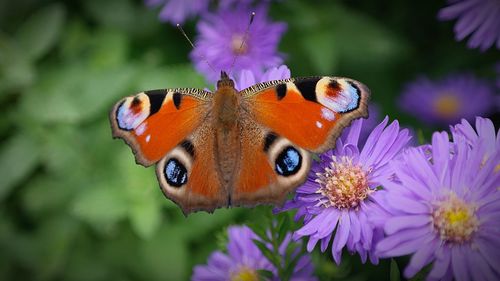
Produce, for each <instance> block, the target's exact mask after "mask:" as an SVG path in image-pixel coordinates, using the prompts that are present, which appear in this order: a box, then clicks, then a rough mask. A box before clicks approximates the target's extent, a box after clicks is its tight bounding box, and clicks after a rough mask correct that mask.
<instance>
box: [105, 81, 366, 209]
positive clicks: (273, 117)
mask: <svg viewBox="0 0 500 281" xmlns="http://www.w3.org/2000/svg"><path fill="white" fill-rule="evenodd" d="M368 98H369V91H368V89H367V88H366V87H365V86H364V85H363V84H361V83H359V82H357V81H355V80H351V79H347V78H336V77H309V78H295V79H294V78H292V79H286V80H277V81H270V82H265V83H260V84H257V85H255V86H252V87H250V88H247V89H244V90H242V91H237V90H236V89H235V87H234V82H233V81H232V80H231V79H229V77H228V76H227V74H225V73H224V72H223V73H222V74H221V79H220V80H219V82H218V83H217V90H216V91H215V92H214V93H209V92H206V91H203V90H197V89H189V88H183V89H167V90H153V91H146V92H142V93H139V94H137V95H135V96H131V97H127V98H124V99H123V100H122V101H120V102H118V103H117V104H116V105H115V107H114V108H113V109H112V111H111V113H110V121H111V125H112V129H113V135H114V136H115V137H120V138H123V139H124V140H125V141H126V142H127V143H128V144H129V145H130V146H131V147H132V149H133V151H134V153H135V155H136V161H137V162H138V163H139V164H142V165H144V166H149V165H152V164H154V163H156V174H157V177H158V181H159V182H160V186H161V188H162V191H163V192H164V194H165V195H166V196H167V197H168V198H170V199H172V200H173V201H174V202H176V203H177V204H179V205H180V207H181V208H182V210H183V211H184V213H186V214H187V213H190V212H192V211H197V210H205V211H213V210H214V209H215V208H219V207H223V206H226V207H227V206H255V205H257V204H279V203H281V202H282V201H283V200H284V199H285V196H286V194H287V193H288V192H290V191H292V190H293V189H294V188H296V187H297V186H299V185H300V184H302V183H303V182H304V181H305V180H306V178H307V173H308V171H309V169H310V165H311V158H312V157H311V155H312V153H315V152H322V151H324V150H326V149H328V148H331V147H333V145H334V143H335V139H336V138H337V137H338V136H339V134H340V132H341V130H342V128H344V127H345V126H347V125H348V124H349V123H350V122H351V120H352V119H354V118H358V117H363V116H364V117H366V116H367V113H368V112H367V101H368Z"/></svg>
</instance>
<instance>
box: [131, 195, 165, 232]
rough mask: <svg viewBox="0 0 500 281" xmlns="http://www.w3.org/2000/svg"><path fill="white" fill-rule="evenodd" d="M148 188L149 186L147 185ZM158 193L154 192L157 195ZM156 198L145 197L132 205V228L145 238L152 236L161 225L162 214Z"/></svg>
mask: <svg viewBox="0 0 500 281" xmlns="http://www.w3.org/2000/svg"><path fill="white" fill-rule="evenodd" d="M145 188H148V187H145ZM156 195H158V194H154V196H156ZM155 199H156V198H145V199H143V200H141V201H140V202H135V203H133V205H132V206H131V207H130V213H129V218H130V221H131V223H132V228H133V229H134V231H135V232H136V233H137V234H139V236H140V237H142V238H144V239H148V238H150V237H151V236H152V235H154V234H155V233H156V231H157V230H158V228H159V227H160V224H161V221H162V216H161V208H160V205H159V204H158V203H156V202H157V200H155Z"/></svg>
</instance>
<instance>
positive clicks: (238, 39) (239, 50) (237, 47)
mask: <svg viewBox="0 0 500 281" xmlns="http://www.w3.org/2000/svg"><path fill="white" fill-rule="evenodd" d="M247 39H248V38H247ZM243 40H245V35H243V34H235V35H233V37H232V38H231V50H232V51H233V54H235V55H244V54H246V53H247V52H248V43H247V42H248V40H245V41H243Z"/></svg>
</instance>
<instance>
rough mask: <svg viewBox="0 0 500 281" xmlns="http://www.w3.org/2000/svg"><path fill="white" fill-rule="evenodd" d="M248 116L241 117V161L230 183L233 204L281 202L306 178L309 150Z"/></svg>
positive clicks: (309, 162)
mask: <svg viewBox="0 0 500 281" xmlns="http://www.w3.org/2000/svg"><path fill="white" fill-rule="evenodd" d="M247 117H249V116H243V117H242V118H241V119H240V125H241V129H240V132H241V162H240V166H239V167H238V173H236V177H235V180H234V182H233V185H232V186H233V189H232V190H231V198H232V203H233V205H235V206H255V205H256V204H281V203H283V200H284V198H285V196H286V194H287V193H289V192H290V191H292V190H293V188H294V187H296V186H298V185H300V184H301V183H303V182H304V181H305V179H306V177H307V173H308V171H309V168H310V164H311V153H309V152H308V151H306V150H305V149H302V148H300V147H298V146H297V145H295V144H293V143H291V142H290V141H289V140H288V139H286V138H283V137H282V136H279V135H277V134H276V133H274V132H272V131H270V130H269V129H267V128H265V127H264V126H262V125H260V124H258V123H257V122H255V121H254V120H253V119H251V118H247Z"/></svg>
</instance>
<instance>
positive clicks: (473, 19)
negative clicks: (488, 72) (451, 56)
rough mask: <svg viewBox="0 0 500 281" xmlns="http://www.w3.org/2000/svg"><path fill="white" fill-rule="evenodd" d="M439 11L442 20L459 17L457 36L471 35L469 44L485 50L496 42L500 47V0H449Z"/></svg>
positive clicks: (457, 37) (456, 26)
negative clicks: (446, 5)
mask: <svg viewBox="0 0 500 281" xmlns="http://www.w3.org/2000/svg"><path fill="white" fill-rule="evenodd" d="M448 3H449V4H450V5H449V6H448V7H446V8H443V9H441V10H440V11H439V14H438V18H439V19H440V20H452V19H456V18H458V21H457V23H456V25H455V38H456V40H457V41H460V40H463V39H464V38H465V37H467V36H468V35H471V37H470V39H469V42H468V44H467V46H468V47H469V48H480V49H481V50H482V51H485V50H486V49H488V48H489V47H491V46H494V45H495V44H496V47H497V49H500V2H499V1H498V0H449V1H448Z"/></svg>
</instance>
